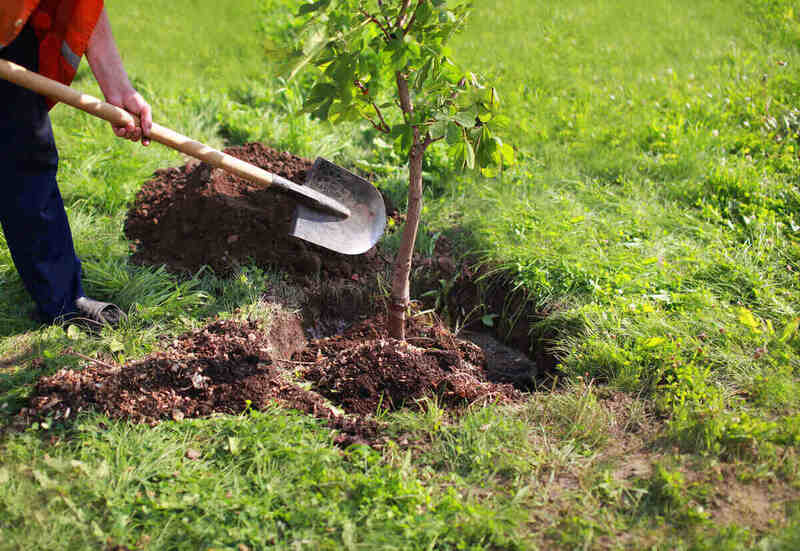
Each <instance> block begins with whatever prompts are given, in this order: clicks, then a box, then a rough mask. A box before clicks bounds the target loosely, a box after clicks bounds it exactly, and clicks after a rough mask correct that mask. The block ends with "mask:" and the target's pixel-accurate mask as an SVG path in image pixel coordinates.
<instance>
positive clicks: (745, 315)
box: [737, 307, 761, 333]
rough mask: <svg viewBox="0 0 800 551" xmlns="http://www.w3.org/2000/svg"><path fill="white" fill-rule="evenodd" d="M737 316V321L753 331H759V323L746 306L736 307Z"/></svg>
mask: <svg viewBox="0 0 800 551" xmlns="http://www.w3.org/2000/svg"><path fill="white" fill-rule="evenodd" d="M737 317H738V319H739V323H741V324H742V325H745V326H747V327H749V328H750V329H752V330H753V332H754V333H761V324H760V323H759V322H758V320H756V318H755V316H754V315H753V312H751V311H750V310H748V309H747V308H744V307H741V308H738V309H737Z"/></svg>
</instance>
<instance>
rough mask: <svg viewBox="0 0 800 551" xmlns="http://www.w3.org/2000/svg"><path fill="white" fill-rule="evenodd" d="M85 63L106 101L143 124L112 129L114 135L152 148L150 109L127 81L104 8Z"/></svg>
mask: <svg viewBox="0 0 800 551" xmlns="http://www.w3.org/2000/svg"><path fill="white" fill-rule="evenodd" d="M86 59H87V60H89V66H90V67H91V68H92V73H94V77H95V78H96V79H97V83H98V84H99V85H100V89H101V90H102V91H103V95H104V96H105V98H106V101H107V102H108V103H110V104H112V105H116V106H117V107H122V108H123V109H125V110H126V111H128V112H130V113H133V114H134V115H138V116H139V119H140V121H141V128H140V127H137V126H136V125H134V124H133V123H131V124H129V125H127V126H115V125H112V127H113V128H114V133H115V134H116V135H117V136H119V137H120V138H127V139H129V140H133V141H139V139H141V140H142V144H143V145H147V144H149V143H150V139H149V136H150V128H151V127H152V124H153V117H152V113H151V110H150V105H149V104H148V103H147V102H146V101H145V100H144V98H142V96H141V95H140V94H139V92H137V91H136V90H135V89H134V88H133V86H132V85H131V81H130V80H129V79H128V73H127V72H125V67H123V65H122V58H121V57H120V55H119V51H118V50H117V45H116V43H115V42H114V36H113V35H112V34H111V24H110V23H109V21H108V14H107V13H106V9H105V8H103V12H102V13H101V14H100V19H99V20H98V21H97V25H96V26H95V28H94V32H93V33H92V36H91V38H90V39H89V47H88V48H87V49H86Z"/></svg>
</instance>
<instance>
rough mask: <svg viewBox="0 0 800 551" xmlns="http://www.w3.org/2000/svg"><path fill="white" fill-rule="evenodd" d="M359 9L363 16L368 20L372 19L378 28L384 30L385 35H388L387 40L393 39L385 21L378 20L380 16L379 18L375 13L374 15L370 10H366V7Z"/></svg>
mask: <svg viewBox="0 0 800 551" xmlns="http://www.w3.org/2000/svg"><path fill="white" fill-rule="evenodd" d="M358 11H360V12H361V15H363V16H364V17H366V18H367V19H368V20H370V21H372V22H373V23H375V24H376V25H377V26H378V28H379V29H380V30H381V31H382V32H383V36H385V37H386V40H391V39H392V37H391V35H390V34H389V30H388V29H387V28H386V27H384V26H383V23H381V22H380V21H378V18H377V17H375V16H374V15H372V14H371V13H369V12H368V11H367V10H365V9H364V8H359V9H358Z"/></svg>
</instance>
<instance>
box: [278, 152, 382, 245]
mask: <svg viewBox="0 0 800 551" xmlns="http://www.w3.org/2000/svg"><path fill="white" fill-rule="evenodd" d="M305 185H306V186H308V187H309V188H311V189H314V190H316V191H318V192H320V193H322V194H323V195H326V196H327V197H330V198H331V199H334V200H336V201H338V202H339V203H341V204H342V205H344V206H345V207H347V208H348V209H350V216H348V217H347V218H342V217H340V216H336V215H334V214H329V213H326V212H323V211H321V210H318V209H311V208H309V207H306V206H304V205H303V204H298V205H297V209H296V210H295V214H294V221H293V224H292V230H291V231H290V232H289V235H292V236H294V237H297V238H300V239H303V240H305V241H309V242H311V243H314V244H315V245H319V246H320V247H325V248H326V249H330V250H332V251H336V252H338V253H342V254H349V255H356V254H362V253H365V252H367V251H368V250H370V249H371V248H372V246H373V245H375V243H377V242H378V239H380V238H381V235H383V230H384V228H385V227H386V207H385V205H384V203H383V197H381V194H380V192H379V191H378V190H377V189H376V188H375V186H373V185H372V184H371V183H369V182H368V181H366V180H365V179H364V178H361V177H359V176H356V175H355V174H353V173H352V172H350V171H348V170H346V169H344V168H342V167H340V166H336V165H335V164H333V163H331V162H330V161H328V160H326V159H323V158H322V157H318V158H317V160H316V161H314V166H313V167H312V168H311V172H310V173H309V174H308V176H307V177H306V182H305Z"/></svg>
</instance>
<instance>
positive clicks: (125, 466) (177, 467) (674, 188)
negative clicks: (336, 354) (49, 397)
mask: <svg viewBox="0 0 800 551" xmlns="http://www.w3.org/2000/svg"><path fill="white" fill-rule="evenodd" d="M295 4H296V3H295V2H289V1H288V0H247V1H245V2H236V3H229V4H223V3H219V2H217V3H212V2H208V1H206V0H179V1H176V2H170V3H163V2H155V1H152V0H146V1H143V2H137V3H136V5H135V6H132V7H128V6H123V5H122V4H121V3H116V4H115V5H109V6H108V9H109V10H110V12H111V18H112V23H113V26H114V29H115V33H116V35H117V38H118V42H119V46H120V50H121V51H122V53H123V58H124V59H125V62H126V65H127V67H128V69H129V72H130V73H131V76H132V77H133V79H134V80H135V82H136V84H137V86H139V87H140V89H141V90H142V91H143V92H144V93H146V95H147V96H148V98H149V99H150V100H151V102H152V104H153V106H154V111H155V118H156V120H157V121H158V122H160V123H161V124H164V125H166V126H170V127H173V128H175V129H176V130H178V131H181V132H183V133H186V134H189V135H191V136H193V137H197V138H199V139H202V140H205V141H208V142H210V143H212V144H213V145H216V146H223V145H226V144H227V143H240V142H245V141H254V140H258V141H264V142H266V143H268V144H270V145H272V146H274V147H278V148H281V149H286V150H290V151H292V152H295V153H298V154H301V155H306V156H312V155H315V154H323V155H326V156H329V157H333V158H334V159H338V160H341V161H342V162H343V163H346V164H351V165H352V164H355V165H360V166H363V167H365V168H369V169H370V170H372V171H373V172H374V173H376V174H378V176H379V178H378V181H377V183H378V185H380V186H381V187H382V188H384V189H386V190H387V191H389V192H390V193H393V194H395V195H396V196H397V197H398V198H399V197H400V196H401V194H402V182H403V178H404V174H403V170H402V169H401V168H399V167H398V166H397V165H398V159H397V157H396V156H394V154H393V153H392V152H391V151H389V150H387V149H386V148H385V147H383V146H382V145H381V143H380V142H373V134H372V133H371V132H370V131H368V129H365V128H361V127H358V126H349V127H346V128H342V127H336V128H333V127H330V126H327V125H323V124H320V123H317V122H315V121H312V120H310V119H309V118H308V117H307V116H305V115H302V114H300V109H301V106H302V93H303V91H304V89H305V88H306V86H307V84H308V80H307V79H308V77H306V78H301V79H299V80H297V81H292V82H287V81H286V80H285V79H284V78H283V73H282V69H281V57H280V55H279V54H278V52H279V51H280V49H281V47H283V46H284V45H285V44H287V43H288V40H289V39H290V38H291V35H292V30H291V23H292V17H291V10H293V9H296V6H294V5H295ZM478 4H479V5H478V6H477V7H476V10H475V13H474V14H473V16H472V18H471V20H470V21H471V23H470V26H469V29H468V31H467V32H466V33H464V34H462V35H461V36H459V37H458V38H457V39H456V43H455V44H454V45H453V56H454V58H455V59H456V60H457V61H458V62H459V63H460V64H462V65H463V66H464V68H465V69H468V70H473V71H476V72H481V73H483V74H485V75H486V76H487V77H488V79H489V80H490V81H491V82H493V83H494V84H495V85H496V86H497V88H498V91H499V94H500V97H501V98H502V100H503V109H504V112H505V114H506V115H507V116H508V122H507V124H506V125H505V127H504V130H503V135H502V138H503V140H504V141H506V142H509V143H512V144H514V146H515V147H516V149H517V157H518V164H517V166H515V167H514V168H513V169H511V170H508V171H507V172H505V173H504V174H502V175H501V176H499V177H497V178H493V179H486V178H481V177H478V176H475V175H471V174H459V173H455V172H452V171H450V170H449V169H448V168H447V166H448V163H447V157H446V153H445V152H444V151H440V150H434V151H433V153H432V155H431V157H430V159H429V163H428V165H427V166H426V174H427V176H428V183H429V184H430V185H429V188H428V189H429V191H428V193H427V196H426V208H425V212H424V221H423V225H424V228H423V229H424V231H425V236H426V237H429V236H430V235H433V234H435V233H438V232H441V233H443V234H445V235H450V236H454V238H457V239H458V244H459V246H460V247H461V250H463V251H465V252H467V251H469V252H471V253H472V254H477V255H478V256H479V257H480V258H481V259H483V260H482V261H483V262H484V263H485V264H486V265H487V266H488V267H490V268H491V269H492V270H495V271H496V272H497V273H498V274H500V275H501V276H502V277H505V278H507V279H508V280H509V281H510V282H511V283H512V286H515V287H518V288H519V289H520V290H521V291H522V292H523V293H524V295H525V297H526V299H527V300H528V303H529V305H530V306H531V307H532V308H533V310H534V311H536V312H538V313H539V315H537V316H535V317H534V318H533V319H530V320H524V322H525V323H529V325H530V332H531V335H532V336H533V337H534V341H535V342H536V346H539V347H546V348H547V349H548V350H549V351H550V353H552V354H554V355H555V356H556V357H557V358H558V361H559V376H558V380H557V381H550V382H548V383H547V385H543V387H542V388H540V389H539V390H538V391H537V392H535V393H534V394H533V395H532V396H531V398H530V400H528V401H527V402H526V403H525V404H523V405H519V406H515V407H489V408H482V409H480V408H475V409H472V410H470V411H469V412H468V413H466V414H465V415H463V416H460V417H453V416H451V415H450V414H449V413H447V412H444V411H442V410H440V409H439V408H437V407H436V405H435V404H431V405H430V407H429V408H428V411H427V412H426V413H410V412H400V413H397V414H394V415H391V416H389V417H388V418H387V420H388V422H389V424H390V430H391V433H392V434H395V435H400V434H403V435H409V436H410V437H411V439H412V441H417V442H424V443H425V444H424V445H419V446H416V447H414V448H413V449H412V450H404V449H401V448H400V447H399V446H389V447H388V448H387V450H386V451H384V452H383V453H378V452H375V451H373V450H368V449H364V448H361V447H353V448H350V449H348V450H347V451H345V452H343V451H341V450H339V449H337V448H336V447H335V446H334V445H333V443H332V436H331V435H330V431H328V430H327V429H325V428H323V427H321V426H319V424H318V423H317V422H316V421H314V420H313V419H310V418H308V417H305V416H302V415H299V414H293V413H289V412H286V411H281V410H277V409H276V410H274V411H269V412H262V413H252V414H247V415H242V416H240V417H224V418H214V419H204V420H192V421H182V422H169V423H163V424H161V425H160V426H158V427H156V428H149V427H144V426H133V425H127V424H125V423H120V422H112V421H109V420H107V419H104V418H102V417H100V416H97V415H86V416H83V417H82V418H80V420H79V421H78V422H76V424H75V425H74V426H72V427H70V428H69V429H62V428H57V429H51V428H50V427H48V426H34V427H32V428H30V429H27V430H25V431H23V432H19V431H17V430H12V429H11V426H12V416H13V414H15V413H16V412H17V411H18V410H19V409H20V408H21V407H24V404H25V398H26V396H27V395H28V393H29V392H30V390H31V388H32V385H33V384H34V382H35V381H36V379H37V378H38V377H40V376H42V375H44V374H49V373H52V372H54V371H55V370H57V369H59V368H62V367H70V368H77V367H79V366H80V365H81V362H80V361H79V360H78V359H76V358H73V357H71V356H66V355H64V354H63V351H64V350H65V349H66V348H67V347H71V348H72V349H73V350H75V351H78V352H80V353H83V354H88V355H93V356H102V357H106V358H113V359H114V360H116V361H120V362H121V361H125V360H127V359H131V358H138V357H141V356H143V355H144V354H146V353H148V352H150V351H151V350H153V349H154V347H155V346H157V343H158V339H159V337H160V336H161V335H173V334H178V333H180V332H182V331H184V330H186V329H188V328H193V327H198V326H201V325H203V324H204V323H205V322H207V321H208V320H209V319H210V318H212V317H213V316H216V315H222V316H229V315H232V314H233V312H234V311H235V310H236V309H237V308H244V309H247V308H248V307H251V306H252V305H253V304H254V303H255V302H256V301H257V300H258V299H259V297H260V296H261V292H260V291H261V290H262V289H263V288H264V287H265V286H268V285H269V286H277V285H282V284H283V283H282V279H281V274H280V273H268V272H264V271H262V270H259V269H256V268H248V269H246V270H243V272H242V273H241V274H239V275H238V276H237V277H233V278H229V279H219V278H216V277H215V276H213V275H212V274H208V273H204V274H198V275H197V276H196V277H194V278H188V277H184V278H179V277H176V276H174V275H171V274H169V273H167V272H165V271H163V270H159V269H156V268H143V267H136V266H132V265H130V264H129V263H128V259H127V251H128V244H127V243H126V242H125V240H124V237H123V235H122V223H123V220H124V215H125V210H126V205H127V204H128V203H129V202H130V201H131V200H132V199H133V197H134V195H135V193H136V190H137V189H138V188H139V186H141V184H142V183H143V182H144V181H146V180H147V179H148V177H149V175H150V174H151V173H152V171H153V170H155V169H157V168H160V167H164V166H169V165H178V164H181V163H182V162H183V159H181V157H180V155H179V154H176V153H174V152H170V151H169V150H167V149H165V148H163V147H161V146H158V145H153V146H151V147H150V148H148V149H142V148H141V147H139V146H137V145H134V144H129V143H125V142H121V141H118V140H116V139H115V138H114V137H113V135H112V134H111V132H110V131H109V129H108V128H107V125H106V124H105V123H103V122H101V121H96V120H91V119H90V118H89V117H88V116H85V115H83V114H80V113H77V112H73V111H71V110H70V109H69V108H67V107H64V106H60V107H58V108H56V110H55V111H54V125H55V128H56V134H57V140H58V144H59V148H60V150H61V156H62V165H61V171H60V182H61V187H62V191H63V195H64V198H65V202H66V204H67V209H68V212H69V215H70V218H71V220H72V224H73V233H74V234H75V239H76V246H77V248H78V252H79V255H80V256H81V258H82V259H83V260H84V267H85V275H86V287H87V290H88V291H89V292H90V294H95V295H98V296H102V297H107V298H109V299H113V300H115V301H116V302H117V303H118V304H120V305H121V306H122V307H124V308H125V309H130V313H131V315H130V321H129V323H127V324H126V325H125V326H124V327H122V328H120V329H118V330H117V331H106V332H104V333H103V335H101V336H100V337H89V336H87V335H84V334H82V333H75V332H72V333H69V334H68V333H66V332H65V331H64V330H63V329H61V328H58V327H55V328H41V327H38V326H36V325H35V324H34V323H33V322H32V321H30V320H29V319H28V317H27V316H26V312H27V311H29V310H31V309H32V308H33V304H32V303H31V302H30V300H29V299H28V298H27V296H26V295H25V293H24V291H23V289H22V285H21V283H20V282H19V279H18V278H17V275H16V272H15V270H14V267H13V264H12V263H11V260H10V256H9V254H8V251H7V249H6V247H5V244H4V242H3V241H0V285H2V289H3V293H2V295H0V434H2V436H0V550H2V549H29V548H43V549H102V548H103V547H104V546H109V547H111V546H112V545H126V546H128V547H130V548H141V549H245V548H249V549H263V548H271V547H275V548H281V549H284V548H285V549H341V548H347V549H355V548H361V549H409V548H413V549H417V548H419V549H434V548H439V549H451V548H452V549H465V548H469V549H486V548H491V549H517V548H519V549H536V548H541V549H551V548H563V549H573V548H577V549H584V548H585V549H618V548H620V549H621V548H629V549H644V548H647V549H754V548H758V549H787V550H790V549H796V548H797V547H798V545H800V472H798V471H800V458H799V457H798V445H799V444H800V382H799V381H798V373H797V372H798V369H799V368H800V337H799V336H798V320H800V312H798V308H799V307H798V304H800V282H798V276H797V272H798V271H799V270H800V233H799V232H800V186H798V176H800V160H799V159H798V147H800V140H798V131H800V12H799V11H798V8H797V7H796V6H795V5H794V4H793V3H791V2H789V1H788V0H757V1H752V0H751V1H744V0H735V1H734V2H726V3H723V2H719V1H716V0H709V1H707V2H691V1H689V0H674V1H671V2H667V1H657V2H650V3H641V2H634V1H632V0H625V1H622V2H610V1H608V0H600V1H589V0H565V1H563V2H557V3H554V2H547V1H544V0H503V1H501V2H494V3H488V2H482V3H478ZM292 6H294V7H292ZM75 86H77V87H79V88H81V89H83V90H85V91H88V92H90V93H93V94H95V95H97V94H99V90H98V88H97V86H96V85H95V84H94V82H93V80H92V78H91V75H90V73H89V71H88V70H87V69H86V68H85V67H84V68H82V70H81V72H80V74H79V79H78V81H77V83H76V84H75ZM464 230H467V231H464ZM427 242H430V239H428V240H427ZM510 306H511V305H509V308H508V309H503V311H497V312H491V311H487V312H485V313H487V314H496V315H498V316H499V319H498V323H501V324H502V323H508V320H510V319H513V318H514V314H515V313H516V312H515V311H513V309H511V308H510ZM188 448H193V449H196V450H198V451H200V452H201V457H200V459H199V460H196V461H190V460H188V459H186V458H185V451H186V449H188Z"/></svg>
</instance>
